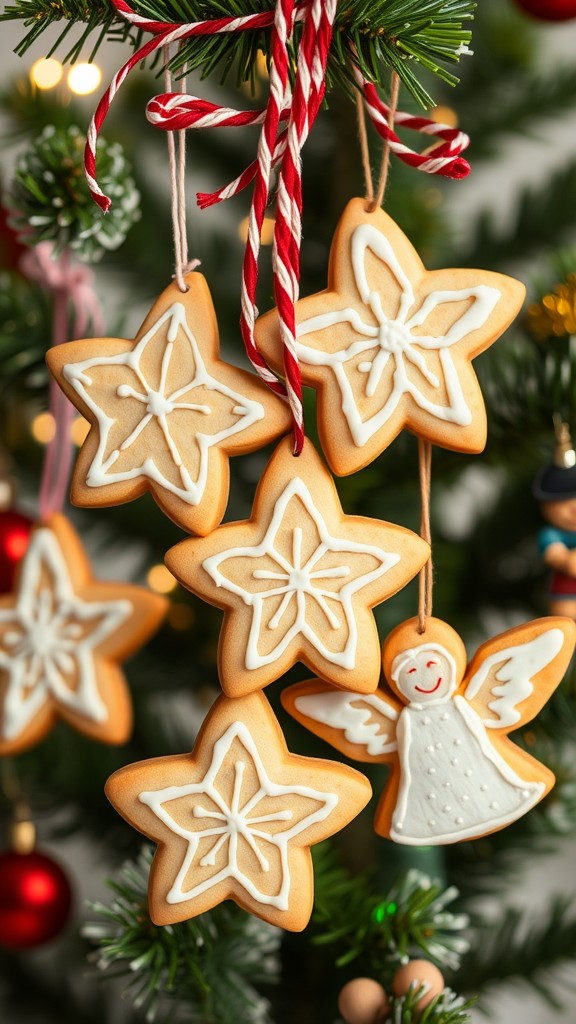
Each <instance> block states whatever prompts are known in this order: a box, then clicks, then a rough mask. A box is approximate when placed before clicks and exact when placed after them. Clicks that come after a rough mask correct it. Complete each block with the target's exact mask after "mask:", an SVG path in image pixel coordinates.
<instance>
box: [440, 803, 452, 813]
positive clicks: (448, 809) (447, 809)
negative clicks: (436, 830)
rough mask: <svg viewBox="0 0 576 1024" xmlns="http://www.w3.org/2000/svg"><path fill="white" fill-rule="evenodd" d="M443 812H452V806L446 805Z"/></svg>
mask: <svg viewBox="0 0 576 1024" xmlns="http://www.w3.org/2000/svg"><path fill="white" fill-rule="evenodd" d="M442 810H443V811H451V810H452V808H451V806H450V804H444V807H443V808H442Z"/></svg>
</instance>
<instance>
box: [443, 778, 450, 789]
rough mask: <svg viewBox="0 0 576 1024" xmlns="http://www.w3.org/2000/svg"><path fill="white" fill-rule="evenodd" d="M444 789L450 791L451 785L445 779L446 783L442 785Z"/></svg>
mask: <svg viewBox="0 0 576 1024" xmlns="http://www.w3.org/2000/svg"><path fill="white" fill-rule="evenodd" d="M444 788H445V789H452V783H451V782H450V780H449V779H446V782H445V783H444Z"/></svg>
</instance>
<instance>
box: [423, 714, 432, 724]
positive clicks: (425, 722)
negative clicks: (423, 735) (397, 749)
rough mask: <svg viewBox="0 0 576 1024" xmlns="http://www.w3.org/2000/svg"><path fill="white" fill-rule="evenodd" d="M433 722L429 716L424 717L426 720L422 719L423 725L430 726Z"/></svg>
mask: <svg viewBox="0 0 576 1024" xmlns="http://www.w3.org/2000/svg"><path fill="white" fill-rule="evenodd" d="M431 721H432V719H431V718H428V715H426V716H425V717H424V718H423V719H422V725H430V722H431Z"/></svg>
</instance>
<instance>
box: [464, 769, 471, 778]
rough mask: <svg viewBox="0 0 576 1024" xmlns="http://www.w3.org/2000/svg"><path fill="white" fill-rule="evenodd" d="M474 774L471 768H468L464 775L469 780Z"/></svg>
mask: <svg viewBox="0 0 576 1024" xmlns="http://www.w3.org/2000/svg"><path fill="white" fill-rule="evenodd" d="M472 774H473V772H472V769H471V768H467V769H466V771H465V772H464V775H465V776H466V778H467V779H469V778H470V777H471V775H472Z"/></svg>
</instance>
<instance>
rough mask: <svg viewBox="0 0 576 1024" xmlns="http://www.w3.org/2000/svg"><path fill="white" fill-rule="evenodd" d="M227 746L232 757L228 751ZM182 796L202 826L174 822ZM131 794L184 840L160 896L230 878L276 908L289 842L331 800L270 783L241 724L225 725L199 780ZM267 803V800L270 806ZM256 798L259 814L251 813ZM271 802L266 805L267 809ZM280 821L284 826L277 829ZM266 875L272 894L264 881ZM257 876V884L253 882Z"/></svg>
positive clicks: (283, 895)
mask: <svg viewBox="0 0 576 1024" xmlns="http://www.w3.org/2000/svg"><path fill="white" fill-rule="evenodd" d="M233 745H235V751H236V753H235V755H234V756H233V755H232V754H231V750H232V746H233ZM236 755H238V756H236ZM231 778H232V779H233V784H232V793H231V796H230V798H229V799H227V798H226V796H225V795H224V794H225V792H226V790H227V789H229V786H230V779H231ZM247 780H249V781H247ZM254 780H256V781H254ZM182 798H185V799H186V800H187V799H188V798H189V800H190V814H191V816H192V817H193V818H194V819H195V820H196V822H198V821H199V820H200V821H203V820H205V821H206V827H205V828H198V829H197V828H194V829H192V828H186V827H185V825H183V824H182V823H181V820H182V803H181V801H182ZM294 798H296V800H295V799H294ZM139 799H140V801H141V802H142V803H144V804H147V806H149V807H150V808H151V810H152V811H153V812H154V814H156V815H157V817H158V818H160V820H161V821H163V822H164V824H165V825H167V826H168V828H169V829H170V830H171V831H172V832H173V833H175V834H176V835H178V836H181V837H182V838H183V839H186V840H187V842H188V849H187V851H186V855H185V857H184V860H183V863H182V866H181V868H180V870H179V871H178V874H177V877H176V879H175V881H174V884H173V886H172V887H171V889H170V891H169V892H168V895H167V897H166V900H167V902H168V903H182V902H184V901H187V900H192V899H194V898H195V897H196V896H200V895H201V894H202V893H204V892H206V891H207V890H208V889H211V888H213V887H214V886H216V885H218V884H219V883H220V882H223V881H225V880H226V879H229V878H230V879H234V880H235V881H236V882H239V883H240V885H242V886H243V887H244V889H246V891H247V892H248V893H249V894H250V895H251V896H252V897H253V899H255V900H257V901H258V902H259V903H262V904H266V905H269V906H274V907H277V908H278V909H279V910H287V909H288V900H289V894H290V884H291V878H290V871H289V865H288V845H289V843H290V841H291V840H292V839H293V838H294V837H295V836H297V835H299V834H300V833H302V832H304V831H305V830H306V829H307V828H309V827H310V826H311V825H314V824H315V823H316V822H319V821H323V820H324V819H325V818H327V817H328V815H329V814H330V813H331V811H332V810H333V809H334V808H335V807H336V805H337V803H338V797H337V795H336V794H334V793H323V792H319V791H317V790H315V789H312V788H310V787H308V786H297V785H294V786H282V785H279V784H277V783H274V782H273V781H272V780H271V779H270V778H269V777H268V775H267V773H266V769H265V767H264V764H263V762H262V759H261V757H260V755H259V753H258V749H257V747H256V744H255V742H254V740H253V738H252V735H251V733H250V730H249V729H248V726H247V725H245V724H244V723H243V722H235V723H233V724H232V725H231V726H229V728H228V729H227V730H226V732H225V733H224V734H223V736H221V737H220V739H219V740H217V741H216V743H215V744H214V747H213V752H212V762H211V764H210V767H209V769H208V771H207V773H206V775H205V776H204V778H203V779H202V781H201V782H198V783H191V784H190V785H187V786H168V787H166V788H165V789H160V790H156V791H153V792H144V793H140V795H139ZM174 800H178V801H179V805H178V808H177V810H175V811H174V812H171V811H170V809H169V807H170V803H171V802H172V801H174ZM270 801H273V802H274V803H273V805H271V803H270ZM307 801H310V802H311V806H310V809H309V810H308V811H305V810H304V809H303V802H304V805H305V806H306V802H307ZM263 802H265V804H264V806H265V810H264V813H262V809H260V810H259V808H260V805H261V804H262V803H263ZM271 806H273V807H274V809H272V810H271V809H270V807H271ZM178 812H179V813H178ZM176 815H178V820H176ZM284 822H286V825H285V827H282V823H284ZM201 845H202V852H201V855H200V856H199V853H200V846H201ZM204 850H205V851H206V852H203V851H204ZM271 860H273V863H274V870H273V871H271ZM254 861H255V862H256V864H257V869H256V870H255V871H254V870H253V871H252V877H250V876H249V875H248V873H247V872H246V871H244V870H243V869H242V864H244V865H247V864H253V863H254ZM191 868H194V871H193V876H192V877H193V878H194V880H195V884H194V885H193V886H192V887H191V888H188V889H185V888H184V886H185V884H186V879H187V877H188V874H189V872H190V870H191ZM278 869H279V878H278V877H277V876H278ZM268 876H270V879H271V881H270V885H271V887H272V891H269V890H268V888H267V886H266V884H265V883H266V880H267V878H268ZM259 879H261V881H260V882H259V884H257V881H258V880H259Z"/></svg>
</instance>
